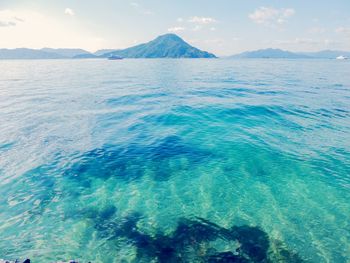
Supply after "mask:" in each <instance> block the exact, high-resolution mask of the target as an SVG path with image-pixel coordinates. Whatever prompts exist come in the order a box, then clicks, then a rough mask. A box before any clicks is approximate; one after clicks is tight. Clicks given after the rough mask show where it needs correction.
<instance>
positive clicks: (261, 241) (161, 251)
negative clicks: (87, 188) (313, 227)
mask: <svg viewBox="0 0 350 263" xmlns="http://www.w3.org/2000/svg"><path fill="white" fill-rule="evenodd" d="M96 218H97V219H98V218H99V217H96ZM141 218H142V216H141V215H140V214H138V213H134V214H131V215H129V216H127V217H125V218H123V219H122V220H119V221H118V222H106V221H103V224H102V225H99V224H97V223H96V224H95V227H96V229H97V230H98V231H99V232H100V234H101V237H104V238H106V237H108V240H120V239H127V240H128V242H131V244H133V246H134V247H135V248H136V261H137V262H160V263H162V262H210V263H215V262H222V263H225V262H239V263H245V262H275V261H270V259H271V258H272V257H271V252H270V250H271V248H270V239H269V237H268V235H267V233H265V232H264V231H263V230H262V229H260V228H259V227H253V226H247V225H244V226H233V227H231V228H229V229H226V228H223V227H220V226H219V225H217V224H215V223H213V222H210V221H208V220H206V219H203V218H196V219H194V220H192V219H191V220H190V219H180V220H179V222H178V225H177V227H176V229H175V230H174V231H173V232H172V233H171V234H169V235H165V234H163V233H161V232H159V231H157V232H156V234H155V235H149V234H146V233H143V232H142V231H140V229H139V227H138V224H137V223H138V221H139V220H140V219H141ZM107 221H108V220H107ZM100 223H101V222H100ZM286 254H288V253H286V252H284V255H286ZM288 255H293V253H291V252H289V254H288ZM275 258H276V257H275ZM299 259H300V258H299ZM283 262H295V261H289V258H288V256H287V257H285V258H284V261H283ZM297 262H302V260H301V259H300V260H299V261H297Z"/></svg>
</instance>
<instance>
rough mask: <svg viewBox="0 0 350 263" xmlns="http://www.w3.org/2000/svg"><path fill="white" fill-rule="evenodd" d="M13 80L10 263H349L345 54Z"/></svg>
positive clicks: (6, 81)
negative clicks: (222, 262) (21, 261)
mask: <svg viewBox="0 0 350 263" xmlns="http://www.w3.org/2000/svg"><path fill="white" fill-rule="evenodd" d="M0 72H1V73H0V120H1V121H0V258H7V259H15V258H25V257H30V258H32V259H33V260H34V259H36V261H35V262H47V261H54V260H55V261H57V260H68V259H73V258H74V259H80V260H82V261H83V262H85V261H88V260H89V261H93V262H123V260H125V261H126V262H128V261H133V260H134V261H136V262H138V261H140V262H150V261H151V260H152V259H153V260H158V261H160V262H167V261H169V260H170V259H172V260H173V262H179V261H180V259H181V260H183V261H190V262H203V261H204V262H205V261H208V260H209V259H211V260H214V259H218V258H220V257H224V254H223V253H221V252H226V254H225V255H226V256H232V255H233V254H234V253H236V251H235V250H236V249H238V250H237V253H238V255H236V256H237V257H245V258H248V259H249V260H251V261H255V262H259V261H264V260H265V261H266V260H267V259H269V260H271V261H273V262H281V261H282V262H283V260H284V261H286V262H288V261H289V262H292V261H293V260H294V262H299V261H301V259H303V260H305V261H307V262H348V260H349V255H350V245H349V243H350V220H349V219H350V218H349V215H350V202H349V200H350V75H349V72H350V63H349V62H348V61H345V62H343V61H331V60H324V61H323V60H305V61H302V60H241V61H239V60H233V61H230V60H122V61H107V60H106V61H104V60H103V61H102V60H101V61H100V60H96V61H94V60H86V61H81V60H80V61H72V60H69V61H68V60H67V61H64V60H57V61H1V62H0ZM214 224H215V225H214ZM230 251H231V253H232V254H229V253H230ZM220 253H221V254H220ZM237 253H236V254H237Z"/></svg>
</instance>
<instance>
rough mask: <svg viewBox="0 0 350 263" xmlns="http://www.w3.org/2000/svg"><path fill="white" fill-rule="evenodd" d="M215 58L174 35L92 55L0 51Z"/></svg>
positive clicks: (7, 54)
mask: <svg viewBox="0 0 350 263" xmlns="http://www.w3.org/2000/svg"><path fill="white" fill-rule="evenodd" d="M110 56H120V57H122V58H215V57H216V56H215V55H214V54H211V53H209V52H206V51H202V50H199V49H198V48H195V47H193V46H191V45H189V44H188V43H186V42H185V41H184V40H183V39H182V38H180V37H179V36H177V35H175V34H166V35H162V36H159V37H157V38H156V39H154V40H152V41H150V42H148V43H145V44H140V45H137V46H134V47H130V48H127V49H120V50H113V49H102V50H98V51H96V52H95V53H94V54H92V53H90V52H88V51H86V50H83V49H69V48H59V49H54V48H43V49H28V48H17V49H0V59H67V58H72V59H83V58H107V57H110Z"/></svg>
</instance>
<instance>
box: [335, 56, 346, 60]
mask: <svg viewBox="0 0 350 263" xmlns="http://www.w3.org/2000/svg"><path fill="white" fill-rule="evenodd" d="M335 59H338V60H344V59H348V58H347V57H344V56H338V57H336V58H335Z"/></svg>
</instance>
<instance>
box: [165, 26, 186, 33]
mask: <svg viewBox="0 0 350 263" xmlns="http://www.w3.org/2000/svg"><path fill="white" fill-rule="evenodd" d="M184 30H185V28H184V27H182V26H175V27H170V28H168V31H169V32H173V33H175V32H180V31H184Z"/></svg>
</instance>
